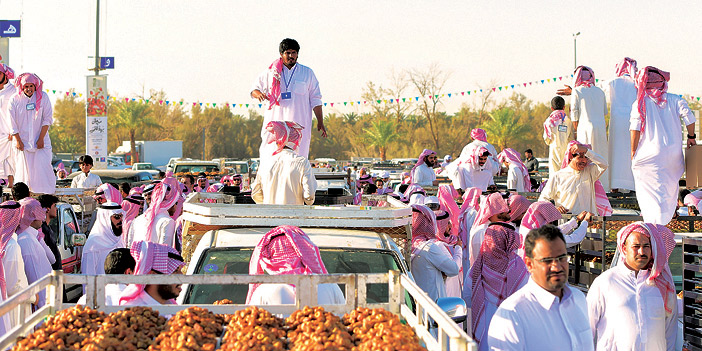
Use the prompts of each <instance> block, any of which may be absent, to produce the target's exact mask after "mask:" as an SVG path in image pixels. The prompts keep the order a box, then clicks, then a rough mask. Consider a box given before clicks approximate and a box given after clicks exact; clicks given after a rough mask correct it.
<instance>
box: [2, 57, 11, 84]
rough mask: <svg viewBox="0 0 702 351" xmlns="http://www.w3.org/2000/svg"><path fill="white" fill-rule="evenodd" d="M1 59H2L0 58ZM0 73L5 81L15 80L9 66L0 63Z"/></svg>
mask: <svg viewBox="0 0 702 351" xmlns="http://www.w3.org/2000/svg"><path fill="white" fill-rule="evenodd" d="M0 58H2V57H0ZM0 73H2V74H4V75H5V77H7V79H14V78H15V71H14V70H12V68H10V66H8V65H6V64H4V63H0Z"/></svg>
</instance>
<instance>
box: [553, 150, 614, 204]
mask: <svg viewBox="0 0 702 351" xmlns="http://www.w3.org/2000/svg"><path fill="white" fill-rule="evenodd" d="M568 145H569V147H568V152H567V153H566V156H565V157H564V160H563V164H562V168H561V170H560V171H558V172H556V173H555V174H554V175H553V176H552V177H551V178H549V179H548V182H546V186H545V187H544V190H543V191H542V192H541V196H539V201H551V202H553V203H554V205H556V208H557V209H558V211H559V212H560V213H569V212H570V213H581V212H582V211H587V212H590V213H600V212H601V211H600V212H598V201H600V200H599V199H598V197H597V194H596V189H597V187H596V184H595V183H596V182H597V180H598V179H599V178H600V176H601V175H602V173H603V172H604V171H605V170H606V169H607V161H605V159H604V158H603V157H602V156H600V155H599V154H596V153H595V152H594V151H592V150H591V149H590V148H589V147H587V146H586V145H583V144H580V143H578V142H575V141H571V142H570V144H568ZM603 195H604V200H606V194H603ZM603 202H604V201H603ZM606 202H607V203H606V205H609V202H608V201H606ZM602 206H605V205H604V204H603V205H602ZM600 215H604V214H603V213H600Z"/></svg>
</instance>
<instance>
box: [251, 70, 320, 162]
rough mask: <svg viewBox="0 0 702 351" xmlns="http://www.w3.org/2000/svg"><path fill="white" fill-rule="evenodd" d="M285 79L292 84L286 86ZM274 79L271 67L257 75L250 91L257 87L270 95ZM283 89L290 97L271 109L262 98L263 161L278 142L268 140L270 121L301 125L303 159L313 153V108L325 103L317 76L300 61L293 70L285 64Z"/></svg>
mask: <svg viewBox="0 0 702 351" xmlns="http://www.w3.org/2000/svg"><path fill="white" fill-rule="evenodd" d="M293 71H294V73H293ZM283 78H285V80H287V81H290V85H289V86H288V87H287V88H286V84H285V82H284V81H283ZM272 81H273V75H272V74H271V73H270V71H269V70H266V71H265V72H263V73H262V74H261V75H260V76H259V77H258V80H257V81H256V83H254V86H253V88H252V89H251V90H252V91H253V90H254V89H258V90H259V91H261V92H262V93H263V94H265V95H266V96H268V92H269V88H270V87H271V82H272ZM280 91H281V95H282V93H284V92H290V93H291V98H290V99H285V100H284V99H282V97H281V99H280V106H275V105H274V106H273V108H272V109H270V110H269V109H268V104H269V102H268V100H264V101H263V106H264V108H265V112H264V113H263V126H262V128H261V140H262V142H261V147H260V149H259V152H260V157H261V160H262V161H263V160H264V158H267V157H270V156H271V155H273V152H274V151H275V149H276V146H275V143H271V144H268V143H266V141H267V139H268V131H266V125H267V124H268V122H270V121H290V122H296V123H297V124H299V125H301V126H302V127H303V128H304V129H303V130H302V140H301V141H300V147H299V149H298V153H299V155H300V156H303V157H304V158H307V157H308V156H309V153H310V140H311V138H312V125H313V124H312V118H313V117H314V113H313V111H312V109H314V108H315V107H316V106H321V105H322V93H321V91H320V90H319V82H318V81H317V77H316V76H315V74H314V72H313V71H312V70H311V69H310V68H309V67H307V66H304V65H301V64H299V63H297V64H295V66H293V69H292V70H290V69H288V68H287V67H285V66H283V74H282V76H281V78H280Z"/></svg>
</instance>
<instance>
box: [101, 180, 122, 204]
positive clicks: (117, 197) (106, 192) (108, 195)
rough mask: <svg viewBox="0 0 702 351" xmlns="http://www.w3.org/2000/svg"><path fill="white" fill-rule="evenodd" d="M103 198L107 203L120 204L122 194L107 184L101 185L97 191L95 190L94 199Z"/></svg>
mask: <svg viewBox="0 0 702 351" xmlns="http://www.w3.org/2000/svg"><path fill="white" fill-rule="evenodd" d="M98 198H103V199H105V200H106V201H107V202H114V203H116V204H120V203H122V200H123V199H122V193H121V192H120V191H119V190H118V189H117V188H115V187H114V186H112V184H109V183H103V184H101V185H100V186H99V187H97V189H95V199H96V200H97V199H98Z"/></svg>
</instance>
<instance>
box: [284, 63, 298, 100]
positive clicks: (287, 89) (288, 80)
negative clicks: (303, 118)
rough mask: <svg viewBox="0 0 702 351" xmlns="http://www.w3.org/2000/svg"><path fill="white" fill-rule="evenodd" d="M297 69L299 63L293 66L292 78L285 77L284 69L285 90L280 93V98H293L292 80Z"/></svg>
mask: <svg viewBox="0 0 702 351" xmlns="http://www.w3.org/2000/svg"><path fill="white" fill-rule="evenodd" d="M296 69H297V65H295V67H293V69H292V73H290V79H285V70H283V72H282V73H283V82H285V92H283V93H281V94H280V98H281V99H283V100H290V99H292V94H291V93H290V91H289V90H290V89H289V87H290V82H292V78H293V76H294V75H295V70H296Z"/></svg>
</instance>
